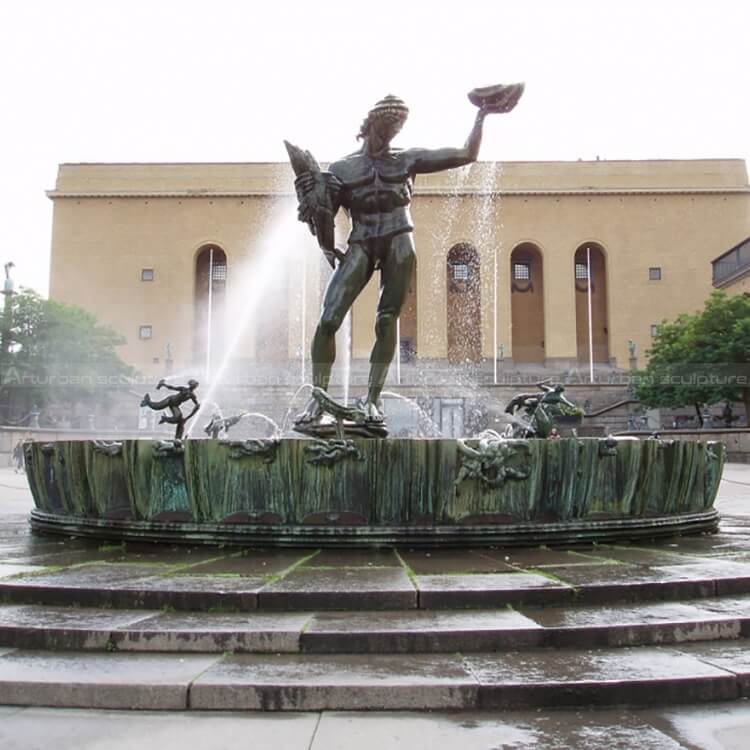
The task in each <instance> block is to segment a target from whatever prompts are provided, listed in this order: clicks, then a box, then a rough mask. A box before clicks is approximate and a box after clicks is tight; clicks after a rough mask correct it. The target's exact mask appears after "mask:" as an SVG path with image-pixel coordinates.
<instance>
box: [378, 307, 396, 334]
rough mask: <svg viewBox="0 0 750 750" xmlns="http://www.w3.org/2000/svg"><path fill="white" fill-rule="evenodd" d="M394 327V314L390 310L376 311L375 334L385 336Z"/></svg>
mask: <svg viewBox="0 0 750 750" xmlns="http://www.w3.org/2000/svg"><path fill="white" fill-rule="evenodd" d="M395 327H396V315H395V313H392V312H383V313H378V315H377V317H376V318H375V335H376V336H378V337H381V336H385V335H386V334H387V333H389V332H390V331H391V330H393V329H395Z"/></svg>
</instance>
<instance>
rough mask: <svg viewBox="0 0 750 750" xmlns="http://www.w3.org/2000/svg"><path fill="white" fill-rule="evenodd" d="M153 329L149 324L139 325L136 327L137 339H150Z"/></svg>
mask: <svg viewBox="0 0 750 750" xmlns="http://www.w3.org/2000/svg"><path fill="white" fill-rule="evenodd" d="M153 333H154V332H153V329H152V328H151V326H141V327H140V328H139V329H138V338H139V339H150V338H151V337H152V336H153Z"/></svg>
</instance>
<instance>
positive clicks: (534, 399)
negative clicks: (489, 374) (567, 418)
mask: <svg viewBox="0 0 750 750" xmlns="http://www.w3.org/2000/svg"><path fill="white" fill-rule="evenodd" d="M539 387H540V388H541V389H542V390H541V391H537V392H536V393H518V394H516V395H515V396H513V398H512V399H511V400H510V401H508V405H507V406H506V407H505V412H506V414H510V415H511V416H513V417H515V416H516V412H517V411H522V412H523V416H524V418H525V420H526V421H525V422H520V423H518V422H517V423H515V424H514V425H512V428H511V430H510V436H511V437H517V438H526V437H540V438H544V437H550V436H551V432H552V430H553V429H554V418H555V417H556V416H559V415H561V414H564V413H568V414H579V413H580V410H579V409H578V407H577V406H576V405H575V404H574V403H572V402H571V401H568V399H567V398H565V396H563V392H564V391H565V386H563V385H560V384H559V383H557V384H556V385H547V384H546V383H540V384H539ZM554 437H559V435H558V436H554Z"/></svg>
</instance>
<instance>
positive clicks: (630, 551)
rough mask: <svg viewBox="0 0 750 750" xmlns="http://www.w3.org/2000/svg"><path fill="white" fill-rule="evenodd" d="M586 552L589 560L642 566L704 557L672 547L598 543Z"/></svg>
mask: <svg viewBox="0 0 750 750" xmlns="http://www.w3.org/2000/svg"><path fill="white" fill-rule="evenodd" d="M586 554H587V556H589V557H590V560H589V562H593V561H595V560H597V559H598V560H601V561H602V562H607V561H610V562H615V563H628V564H630V565H641V566H644V567H648V566H653V565H689V564H691V563H692V564H695V563H697V562H700V561H701V560H702V559H704V558H701V557H700V556H699V555H688V554H682V553H680V552H677V551H676V550H674V549H669V548H662V547H645V546H644V547H638V546H635V545H627V546H625V545H612V546H608V545H599V546H597V547H596V549H595V550H594V551H591V552H587V553H586Z"/></svg>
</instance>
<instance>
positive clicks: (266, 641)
mask: <svg viewBox="0 0 750 750" xmlns="http://www.w3.org/2000/svg"><path fill="white" fill-rule="evenodd" d="M310 619H311V615H310V614H306V613H290V612H278V613H274V614H264V613H259V612H253V613H252V614H239V613H238V614H203V613H202V614H182V613H166V614H159V615H155V616H153V617H150V618H149V619H142V620H140V621H139V622H137V623H135V624H132V625H124V626H121V627H119V628H118V629H117V630H115V631H114V632H112V633H111V636H110V640H111V643H112V644H113V645H114V646H115V647H116V648H117V649H118V650H119V651H177V652H183V651H184V652H203V653H217V652H218V653H223V652H227V651H231V652H254V653H294V652H297V651H299V650H300V634H301V632H302V629H303V628H304V627H305V625H306V624H307V623H308V622H309V621H310Z"/></svg>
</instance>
